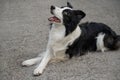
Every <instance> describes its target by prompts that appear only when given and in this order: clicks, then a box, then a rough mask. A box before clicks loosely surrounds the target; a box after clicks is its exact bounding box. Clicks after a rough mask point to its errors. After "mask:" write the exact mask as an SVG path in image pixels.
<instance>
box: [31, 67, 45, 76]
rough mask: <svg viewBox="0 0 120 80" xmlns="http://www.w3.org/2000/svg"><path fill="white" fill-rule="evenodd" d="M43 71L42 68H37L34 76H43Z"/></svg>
mask: <svg viewBox="0 0 120 80" xmlns="http://www.w3.org/2000/svg"><path fill="white" fill-rule="evenodd" d="M42 72H43V71H42V70H41V69H40V68H36V69H35V70H34V72H33V75H34V76H39V75H41V74H42Z"/></svg>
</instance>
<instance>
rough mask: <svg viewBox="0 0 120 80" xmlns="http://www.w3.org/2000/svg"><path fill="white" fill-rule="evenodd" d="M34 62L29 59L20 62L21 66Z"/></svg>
mask: <svg viewBox="0 0 120 80" xmlns="http://www.w3.org/2000/svg"><path fill="white" fill-rule="evenodd" d="M33 64H34V63H33V62H32V61H31V60H25V61H23V62H22V66H26V67H27V66H31V65H33Z"/></svg>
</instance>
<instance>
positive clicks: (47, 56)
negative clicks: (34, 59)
mask: <svg viewBox="0 0 120 80" xmlns="http://www.w3.org/2000/svg"><path fill="white" fill-rule="evenodd" d="M51 58H52V55H51V52H50V50H48V51H46V53H45V55H44V57H43V59H42V61H41V63H40V64H39V65H38V67H37V68H36V69H35V70H34V73H33V74H34V75H35V76H38V75H41V74H42V73H43V70H44V69H45V67H46V66H47V64H48V62H49V61H50V60H51Z"/></svg>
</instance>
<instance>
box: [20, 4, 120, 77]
mask: <svg viewBox="0 0 120 80" xmlns="http://www.w3.org/2000/svg"><path fill="white" fill-rule="evenodd" d="M50 10H51V14H52V15H53V17H50V18H49V19H48V20H49V21H50V23H51V29H50V32H49V40H48V44H47V48H46V51H45V52H43V53H41V54H40V55H39V56H38V57H36V58H33V59H29V60H26V61H24V62H23V63H22V65H23V66H31V65H34V64H37V63H40V64H39V65H38V67H37V68H36V69H35V70H34V72H33V74H34V75H40V74H42V73H43V70H44V69H45V67H46V66H47V64H48V62H50V60H52V61H56V60H57V61H58V60H60V61H61V60H65V59H68V58H72V57H73V56H78V55H79V56H81V55H84V54H85V53H86V52H87V51H102V52H104V51H107V50H116V49H118V48H119V47H120V36H119V35H117V34H116V33H115V32H114V31H113V30H111V28H110V27H108V26H107V25H105V24H103V23H96V22H90V23H89V22H87V23H83V24H79V22H80V20H81V19H83V18H84V17H85V16H86V14H85V13H84V12H83V11H81V10H74V9H73V7H72V5H71V4H70V3H69V2H68V3H67V6H64V7H56V6H51V8H50Z"/></svg>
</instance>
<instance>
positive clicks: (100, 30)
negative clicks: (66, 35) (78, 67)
mask: <svg viewBox="0 0 120 80" xmlns="http://www.w3.org/2000/svg"><path fill="white" fill-rule="evenodd" d="M79 26H80V29H81V31H82V33H81V36H80V37H79V38H78V39H76V40H75V41H74V43H73V44H72V45H70V46H69V48H68V50H67V51H66V53H67V54H69V55H70V57H72V56H73V55H83V54H85V52H86V51H96V50H101V51H105V50H116V49H118V48H119V46H120V36H118V35H117V34H116V33H115V32H114V31H113V30H112V29H111V28H110V27H108V26H107V25H105V24H103V23H96V22H91V23H89V22H87V23H83V24H80V25H79Z"/></svg>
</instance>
